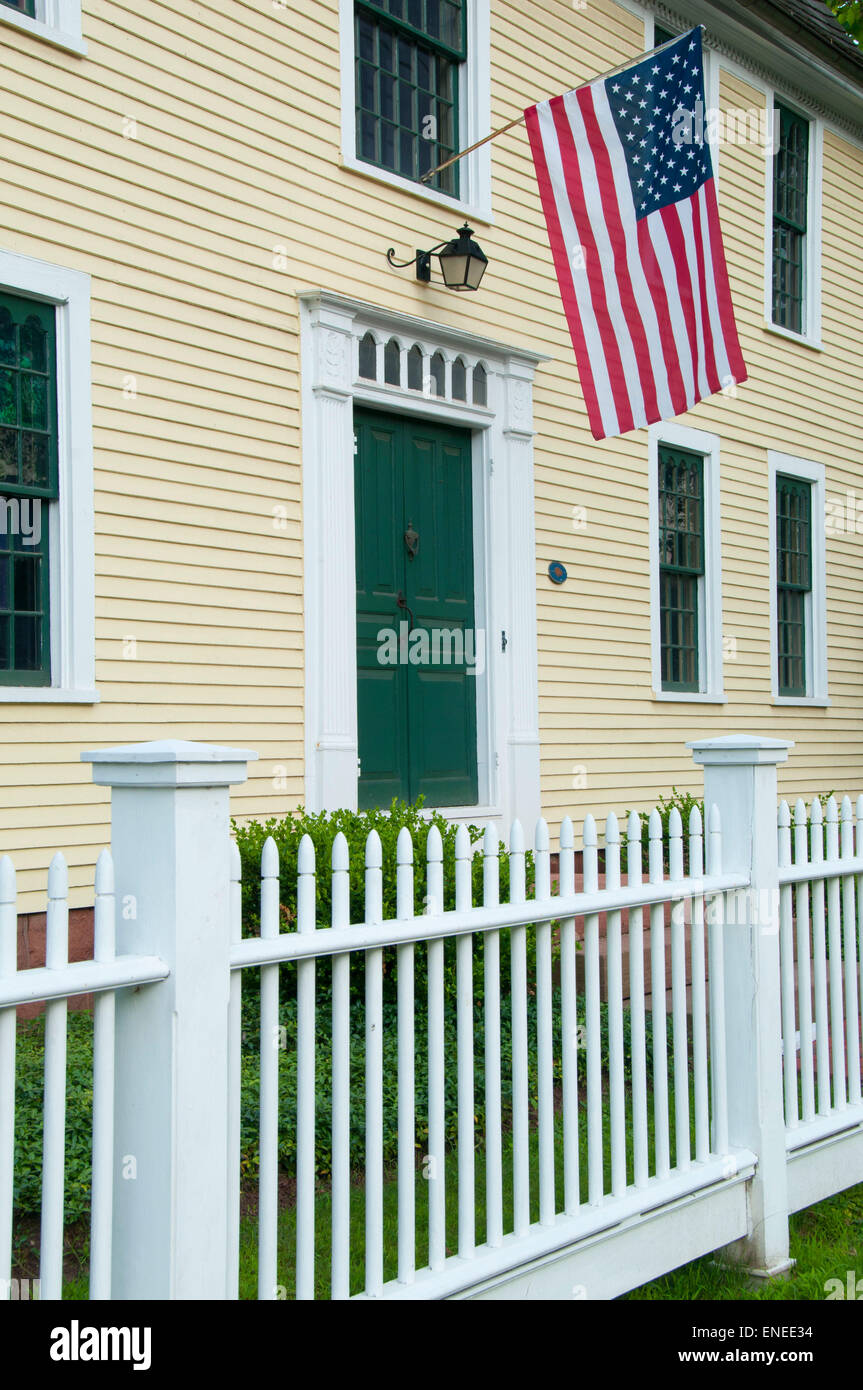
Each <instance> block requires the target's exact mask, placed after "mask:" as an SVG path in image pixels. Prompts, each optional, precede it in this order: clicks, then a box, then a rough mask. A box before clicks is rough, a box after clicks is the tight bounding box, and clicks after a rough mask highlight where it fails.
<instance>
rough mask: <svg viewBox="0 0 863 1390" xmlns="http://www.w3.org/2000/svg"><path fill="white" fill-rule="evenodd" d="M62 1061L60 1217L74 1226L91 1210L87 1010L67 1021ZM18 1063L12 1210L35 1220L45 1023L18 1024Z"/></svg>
mask: <svg viewBox="0 0 863 1390" xmlns="http://www.w3.org/2000/svg"><path fill="white" fill-rule="evenodd" d="M66 1058H67V1081H66V1175H65V1190H64V1200H63V1215H64V1218H65V1220H66V1221H77V1220H78V1219H79V1217H82V1216H84V1215H86V1213H87V1212H88V1211H89V1210H90V1148H91V1142H92V1123H93V1018H92V1015H91V1014H90V1013H89V1012H87V1011H86V1010H84V1011H81V1012H76V1013H71V1014H70V1015H69V1019H68V1031H67V1043H66ZM16 1060H17V1066H16V1083H15V1188H14V1198H13V1205H14V1207H15V1209H16V1210H17V1211H21V1212H31V1213H37V1214H38V1212H39V1211H40V1209H41V1206H42V1116H43V1109H42V1097H43V1092H44V1068H45V1020H44V1017H40V1018H34V1019H30V1020H28V1021H27V1022H25V1023H21V1024H19V1028H18V1045H17V1048H16Z"/></svg>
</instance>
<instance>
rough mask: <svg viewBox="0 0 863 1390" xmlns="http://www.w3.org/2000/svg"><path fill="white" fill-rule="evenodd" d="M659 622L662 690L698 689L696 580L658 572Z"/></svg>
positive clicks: (673, 573) (682, 575)
mask: <svg viewBox="0 0 863 1390" xmlns="http://www.w3.org/2000/svg"><path fill="white" fill-rule="evenodd" d="M659 625H660V635H661V644H662V646H661V652H662V655H661V676H662V686H663V689H676V690H683V691H697V690H698V580H697V578H696V576H695V575H685V574H677V573H675V571H673V570H663V571H661V572H660V586H659Z"/></svg>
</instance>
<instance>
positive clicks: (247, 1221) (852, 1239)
mask: <svg viewBox="0 0 863 1390" xmlns="http://www.w3.org/2000/svg"><path fill="white" fill-rule="evenodd" d="M556 1131H557V1132H556V1136H555V1139H556V1143H555V1159H556V1175H557V1192H556V1196H557V1204H558V1207H560V1206H561V1204H562V1198H563V1191H562V1163H563V1139H562V1132H561V1124H560V1117H559V1116H558V1117H557V1124H556ZM531 1137H532V1140H533V1142H532V1144H531V1155H530V1178H531V1220H533V1221H535V1220H537V1219H538V1217H539V1210H538V1151H537V1145H536V1142H535V1135H532V1136H531ZM580 1157H581V1168H582V1172H581V1178H582V1197H583V1198H584V1196H585V1187H584V1184H585V1181H586V1155H585V1153H584V1152H582V1154H581V1156H580ZM475 1158H476V1162H475V1181H476V1199H477V1200H476V1210H477V1221H476V1239H477V1243H480V1242H481V1241H483V1240H484V1238H485V1230H484V1208H485V1158H484V1155H483V1154H482V1153H481V1152H479V1151H478V1152H477V1153H476V1155H475ZM511 1164H512V1145H511V1142H510V1141H509V1139H507V1140H506V1141H505V1143H504V1229H505V1230H507V1229H511V1228H512V1215H513V1212H512V1196H513V1193H512V1167H511ZM445 1182H446V1184H447V1198H448V1200H447V1253H448V1254H454V1253H456V1251H457V1241H458V1236H457V1219H456V1216H457V1214H456V1201H455V1198H456V1190H457V1179H456V1161H455V1157H454V1155H452V1154H450V1155H449V1156H448V1159H447V1165H446V1175H445ZM605 1184H606V1187H607V1186H608V1184H609V1173H608V1162H607V1160H606V1171H605ZM428 1195H429V1184H428V1182H427V1181H425V1180H424V1179H423V1178H422V1175H421V1172H420V1170H418V1173H417V1184H416V1212H417V1267H418V1268H421V1267H422V1266H423V1265H424V1264H425V1263H426V1262H427V1258H428V1243H427V1231H428ZM397 1199H398V1190H397V1184H396V1181H395V1178H394V1177H393V1176H390V1175H388V1176H387V1177H386V1180H385V1182H384V1252H385V1260H384V1278H385V1279H394V1278H395V1277H396V1273H397V1268H396V1249H397V1234H398V1233H397ZM363 1222H364V1202H363V1191H362V1187H361V1185H360V1184H359V1183H354V1184H352V1187H351V1235H350V1246H351V1264H350V1280H351V1293H352V1294H353V1293H358V1292H360V1291H361V1289H362V1288H363V1284H364V1258H365V1239H364V1229H363ZM790 1225H791V1255H792V1257H793V1258H794V1259H796V1261H797V1264H796V1266H795V1268H794V1270H793V1271H792V1272H791V1274H790V1275H789V1276H788V1277H786V1278H780V1279H776V1280H773V1281H771V1282H770V1283H766V1284H760V1285H758V1286H756V1287H753V1286H752V1285H751V1284H750V1282H749V1279H748V1276H747V1275H746V1274H745V1273H743V1272H741V1271H739V1270H737V1269H735V1268H733V1267H731V1266H725V1267H723V1266H721V1265H720V1264H719V1263H718V1262H717V1261H716V1260H715V1258H714V1257H712V1256H705V1257H703V1258H702V1259H699V1260H695V1261H693V1262H692V1263H691V1264H688V1265H684V1266H682V1267H681V1268H680V1269H677V1270H674V1271H673V1272H671V1273H669V1274H666V1275H664V1276H663V1277H662V1278H660V1279H655V1280H653V1281H652V1282H651V1283H649V1284H645V1285H643V1286H642V1287H641V1288H638V1289H634V1290H632V1291H631V1292H630V1293H628V1294H625V1295H624V1299H627V1300H629V1299H633V1300H654V1301H663V1300H677V1301H685V1302H694V1301H699V1300H733V1301H737V1300H744V1301H748V1300H752V1301H776V1300H803V1301H816V1302H818V1301H823V1300H824V1299H825V1297H826V1290H825V1286H826V1284H827V1281H828V1280H829V1279H836V1278H838V1279H840V1280H841V1281H842V1283H843V1285H844V1283H845V1279H846V1273H847V1271H848V1270H854V1271H855V1279H859V1278H861V1277H863V1184H860V1185H858V1186H857V1187H853V1188H849V1189H847V1190H846V1191H845V1192H840V1193H838V1194H837V1195H836V1196H834V1197H830V1198H828V1199H827V1200H826V1201H824V1202H820V1203H819V1204H818V1205H817V1206H814V1207H811V1208H809V1209H808V1210H807V1211H803V1212H798V1213H797V1214H796V1215H794V1216H792V1218H791V1223H790ZM330 1232H331V1226H330V1197H329V1193H328V1192H327V1191H325V1190H323V1189H322V1190H319V1192H318V1194H317V1197H316V1202H315V1247H316V1274H317V1277H316V1284H315V1297H316V1298H318V1299H328V1298H329V1295H330V1289H329V1260H330ZM85 1239H86V1238H83V1237H82V1240H83V1241H84V1242H85ZM295 1241H296V1210H295V1208H294V1206H293V1204H292V1202H289V1203H288V1204H287V1205H285V1206H283V1207H282V1209H281V1210H280V1212H279V1228H278V1266H277V1268H278V1281H279V1285H280V1286H281V1287H280V1289H279V1297H283V1298H287V1299H292V1298H293V1297H294V1258H295ZM79 1258H80V1259H81V1265H80V1273H79V1274H78V1275H77V1276H76V1277H75V1278H72V1279H69V1280H67V1281H66V1282H65V1283H64V1286H63V1297H64V1299H86V1298H87V1276H86V1248H85V1243H84V1244H82V1248H81V1249H80V1251H79ZM240 1298H241V1299H255V1298H257V1221H256V1218H255V1216H254V1214H251V1215H246V1216H244V1217H243V1219H242V1221H241V1229H240Z"/></svg>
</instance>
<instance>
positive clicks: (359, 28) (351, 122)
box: [0, 0, 492, 221]
mask: <svg viewBox="0 0 863 1390" xmlns="http://www.w3.org/2000/svg"><path fill="white" fill-rule="evenodd" d="M36 3H37V4H38V3H40V0H36ZM0 8H2V5H0ZM490 10H491V0H339V53H340V71H341V163H342V167H343V168H344V169H348V170H352V171H353V172H354V173H356V174H362V175H363V176H364V177H366V178H372V179H375V180H376V181H377V182H378V183H384V184H388V185H389V186H390V187H391V188H398V189H400V190H401V191H402V192H404V193H409V194H411V195H412V196H413V197H414V198H422V199H423V200H424V201H426V202H431V203H435V204H436V205H437V206H438V207H443V208H446V210H447V212H451V211H453V209H455V210H456V211H457V212H458V213H461V214H463V215H464V216H465V218H466V219H467V220H468V221H472V220H473V219H477V220H479V221H490V220H491V216H492V204H491V148H492V147H491V145H490V144H482V145H480V146H479V148H478V149H475V150H472V151H471V153H470V154H468V155H465V156H464V157H463V158H461V159H459V160H458V161H457V162H456V163H455V164H451V165H450V166H449V168H448V169H445V170H442V171H441V173H440V174H437V175H435V177H434V178H432V179H429V181H428V182H427V183H423V182H422V175H423V174H424V173H426V172H430V171H431V170H432V169H434V168H436V167H437V166H438V165H439V164H442V163H444V161H445V160H447V159H449V158H450V157H451V156H452V155H453V154H455V153H456V152H457V151H458V150H465V149H468V148H469V147H471V146H473V145H475V144H476V142H477V141H479V140H481V139H482V137H483V136H484V135H487V134H488V131H489V130H490V129H491V127H492V119H491V67H492V64H491V16H490Z"/></svg>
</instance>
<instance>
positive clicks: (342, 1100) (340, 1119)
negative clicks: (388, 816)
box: [330, 830, 351, 1299]
mask: <svg viewBox="0 0 863 1390" xmlns="http://www.w3.org/2000/svg"><path fill="white" fill-rule="evenodd" d="M331 863H332V901H331V906H330V921H331V922H332V925H333V928H334V929H336V930H338V928H340V927H347V926H349V925H350V920H351V865H350V851H349V849H348V842H347V840H346V838H345V836H344V834H343V833H342V831H341V830H340V831H339V832H338V834H337V835H336V837H335V839H334V840H333V850H332V860H331ZM350 986H351V957H350V954H349V952H347V951H343V952H341V953H340V954H339V955H337V956H333V1003H332V1009H333V1115H332V1147H333V1152H332V1162H331V1169H332V1270H331V1276H330V1278H331V1283H330V1296H331V1298H333V1299H345V1298H349V1297H350V1259H351V1250H350V1239H351V1137H350V1134H351V995H350Z"/></svg>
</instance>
